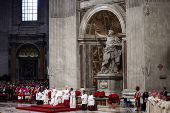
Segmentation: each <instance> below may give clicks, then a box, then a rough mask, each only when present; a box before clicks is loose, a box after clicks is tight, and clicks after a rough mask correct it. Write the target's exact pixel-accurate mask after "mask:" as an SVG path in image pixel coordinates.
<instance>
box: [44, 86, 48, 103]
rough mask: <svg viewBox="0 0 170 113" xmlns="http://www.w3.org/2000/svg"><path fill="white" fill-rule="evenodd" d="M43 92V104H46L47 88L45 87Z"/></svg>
mask: <svg viewBox="0 0 170 113" xmlns="http://www.w3.org/2000/svg"><path fill="white" fill-rule="evenodd" d="M43 94H44V104H48V90H47V89H45V90H44V91H43Z"/></svg>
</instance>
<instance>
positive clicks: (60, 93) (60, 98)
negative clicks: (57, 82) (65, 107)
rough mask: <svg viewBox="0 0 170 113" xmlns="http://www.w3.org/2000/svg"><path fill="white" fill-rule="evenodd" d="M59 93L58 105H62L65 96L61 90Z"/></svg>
mask: <svg viewBox="0 0 170 113" xmlns="http://www.w3.org/2000/svg"><path fill="white" fill-rule="evenodd" d="M57 93H58V103H61V102H62V96H63V95H62V91H61V90H60V91H58V92H57Z"/></svg>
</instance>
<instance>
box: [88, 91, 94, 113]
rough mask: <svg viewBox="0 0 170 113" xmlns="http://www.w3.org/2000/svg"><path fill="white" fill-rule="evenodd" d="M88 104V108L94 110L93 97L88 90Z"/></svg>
mask: <svg viewBox="0 0 170 113" xmlns="http://www.w3.org/2000/svg"><path fill="white" fill-rule="evenodd" d="M88 106H89V110H90V111H93V110H94V98H93V94H92V92H90V95H89V98H88Z"/></svg>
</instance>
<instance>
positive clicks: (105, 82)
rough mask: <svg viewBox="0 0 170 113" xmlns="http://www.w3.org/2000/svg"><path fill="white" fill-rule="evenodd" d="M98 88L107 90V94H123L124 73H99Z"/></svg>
mask: <svg viewBox="0 0 170 113" xmlns="http://www.w3.org/2000/svg"><path fill="white" fill-rule="evenodd" d="M95 78H97V90H98V91H105V95H106V96H109V95H110V94H118V95H119V96H120V97H121V96H122V89H123V85H122V80H123V76H122V73H111V74H97V76H96V77H95Z"/></svg>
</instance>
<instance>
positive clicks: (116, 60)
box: [95, 30, 121, 74]
mask: <svg viewBox="0 0 170 113" xmlns="http://www.w3.org/2000/svg"><path fill="white" fill-rule="evenodd" d="M95 33H96V34H97V35H99V36H100V37H104V38H106V39H107V41H106V47H105V48H104V50H103V62H102V68H101V71H100V72H99V73H100V74H108V73H117V72H118V66H119V65H120V56H121V50H117V49H116V45H119V46H120V45H121V40H120V39H119V38H118V37H116V36H114V35H113V33H114V31H113V30H109V31H108V35H101V34H99V33H97V32H95Z"/></svg>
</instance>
